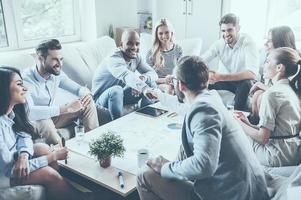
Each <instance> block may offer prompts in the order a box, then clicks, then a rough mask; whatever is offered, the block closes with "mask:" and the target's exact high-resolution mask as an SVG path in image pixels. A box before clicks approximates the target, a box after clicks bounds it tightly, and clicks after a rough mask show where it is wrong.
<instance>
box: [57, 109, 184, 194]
mask: <svg viewBox="0 0 301 200" xmlns="http://www.w3.org/2000/svg"><path fill="white" fill-rule="evenodd" d="M154 107H160V108H162V107H161V106H160V105H159V104H156V105H154ZM163 109H164V108H163ZM182 120H183V117H181V116H178V115H177V116H174V115H171V112H168V113H166V114H164V115H161V116H159V117H156V118H153V117H149V116H145V115H142V114H138V113H136V112H133V113H130V114H128V115H126V116H123V117H121V118H119V119H117V120H114V121H112V122H110V123H108V124H105V125H103V126H101V127H99V128H96V129H94V130H92V131H90V132H87V133H86V134H85V138H84V141H83V142H82V143H81V144H80V145H79V144H78V143H77V141H76V139H75V138H73V139H70V140H68V141H67V142H66V146H67V147H68V149H69V151H70V152H69V158H68V163H67V164H65V163H64V161H60V162H59V165H60V166H61V167H62V168H64V170H67V171H70V172H72V173H74V174H76V175H78V176H80V177H81V178H84V179H87V180H89V181H92V182H93V183H95V184H97V185H99V186H100V187H104V188H107V189H109V190H111V191H113V192H115V193H117V194H119V195H121V196H123V197H126V196H128V195H129V194H131V193H132V192H133V191H135V190H136V174H137V172H138V170H139V168H138V164H137V150H138V149H141V148H146V149H148V150H149V152H150V156H152V157H154V156H157V155H162V156H164V157H166V158H167V159H169V160H174V159H175V158H176V155H177V152H178V149H179V146H180V144H181V129H180V128H179V125H180V124H182ZM174 123H176V125H177V126H171V124H173V125H174ZM174 127H177V128H176V129H174ZM108 130H110V131H113V132H116V133H117V134H119V135H120V136H121V137H122V138H123V139H124V145H125V148H126V153H125V156H124V158H112V166H111V167H109V168H106V169H104V168H101V167H100V166H99V163H98V162H97V161H96V160H95V158H93V157H91V156H90V155H89V153H88V150H89V147H88V146H89V142H91V141H92V140H93V139H95V138H97V137H99V136H100V135H101V134H103V133H104V132H106V131H108ZM119 171H122V172H123V176H124V182H125V187H124V188H121V187H120V185H119V180H118V177H117V173H118V172H119Z"/></svg>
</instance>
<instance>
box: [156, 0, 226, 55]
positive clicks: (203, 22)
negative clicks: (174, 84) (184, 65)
mask: <svg viewBox="0 0 301 200" xmlns="http://www.w3.org/2000/svg"><path fill="white" fill-rule="evenodd" d="M152 2H153V4H152V13H153V21H154V24H155V23H156V21H158V20H159V19H161V18H167V19H169V20H170V22H171V23H172V24H173V26H174V29H175V36H176V39H185V38H194V37H201V38H202V39H203V48H202V51H204V50H206V49H207V48H208V47H209V46H210V45H211V44H212V43H213V42H214V41H216V40H217V39H218V38H219V32H220V31H219V24H218V23H219V20H220V18H221V8H222V0H153V1H152Z"/></svg>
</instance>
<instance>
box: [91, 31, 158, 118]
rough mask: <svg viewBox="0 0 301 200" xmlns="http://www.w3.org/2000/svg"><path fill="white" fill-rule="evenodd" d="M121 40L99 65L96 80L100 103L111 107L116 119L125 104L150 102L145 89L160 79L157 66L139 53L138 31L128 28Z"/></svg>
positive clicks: (94, 93)
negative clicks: (153, 66) (145, 94)
mask: <svg viewBox="0 0 301 200" xmlns="http://www.w3.org/2000/svg"><path fill="white" fill-rule="evenodd" d="M121 41H122V46H121V47H120V49H118V50H117V51H116V52H115V53H114V54H113V55H112V56H110V57H108V58H106V59H105V60H104V61H103V62H102V63H101V64H100V65H99V66H98V68H97V69H96V71H95V73H94V77H93V81H92V93H93V97H94V100H95V102H96V104H97V105H100V106H104V107H106V108H108V109H109V111H110V113H111V117H112V119H116V118H119V117H120V116H122V109H123V105H124V104H132V103H137V102H138V101H139V100H140V99H142V101H141V106H145V105H147V104H150V103H151V102H150V101H148V100H147V98H146V97H145V96H144V95H143V91H144V90H145V89H147V88H149V87H150V86H152V87H153V86H155V81H156V80H157V79H158V75H157V73H156V72H155V70H154V69H153V68H152V67H150V66H149V65H148V64H147V63H146V62H145V61H144V59H142V58H141V56H140V54H139V53H138V52H139V46H140V38H139V35H138V33H137V32H135V31H131V30H128V31H125V32H123V34H122V38H121ZM137 72H139V73H137Z"/></svg>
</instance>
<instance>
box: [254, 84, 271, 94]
mask: <svg viewBox="0 0 301 200" xmlns="http://www.w3.org/2000/svg"><path fill="white" fill-rule="evenodd" d="M267 88H268V86H267V85H265V84H263V83H262V82H256V83H255V84H254V85H253V86H252V87H251V89H250V94H254V93H255V92H256V91H257V90H263V91H266V90H267Z"/></svg>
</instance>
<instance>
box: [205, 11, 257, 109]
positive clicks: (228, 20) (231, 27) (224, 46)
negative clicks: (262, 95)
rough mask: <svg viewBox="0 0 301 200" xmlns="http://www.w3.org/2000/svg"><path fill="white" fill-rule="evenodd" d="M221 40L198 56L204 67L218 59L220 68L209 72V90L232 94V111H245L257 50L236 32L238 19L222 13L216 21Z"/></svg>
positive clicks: (255, 70) (244, 35)
mask: <svg viewBox="0 0 301 200" xmlns="http://www.w3.org/2000/svg"><path fill="white" fill-rule="evenodd" d="M219 25H220V30H221V33H222V38H221V39H220V40H218V41H217V42H215V43H214V44H213V45H212V46H211V47H210V48H209V50H207V51H206V52H205V53H204V54H203V55H201V57H202V58H203V59H204V61H205V62H206V63H207V64H208V63H209V62H210V61H211V60H213V59H214V58H218V59H219V60H220V61H221V63H222V66H221V68H220V69H219V71H218V72H216V71H213V70H211V71H210V76H209V77H210V78H209V79H210V80H209V83H210V85H209V89H216V90H228V91H231V92H233V93H234V94H235V98H234V101H235V103H234V109H237V110H246V102H247V98H248V94H249V91H250V89H251V87H252V84H253V79H255V77H256V74H257V73H258V72H259V68H258V51H257V48H256V45H255V43H254V42H253V40H252V39H251V38H250V37H249V36H248V35H246V34H242V33H239V31H240V25H239V19H238V17H237V16H235V15H234V14H232V13H230V14H226V15H225V16H223V17H222V19H221V20H220V22H219Z"/></svg>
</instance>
